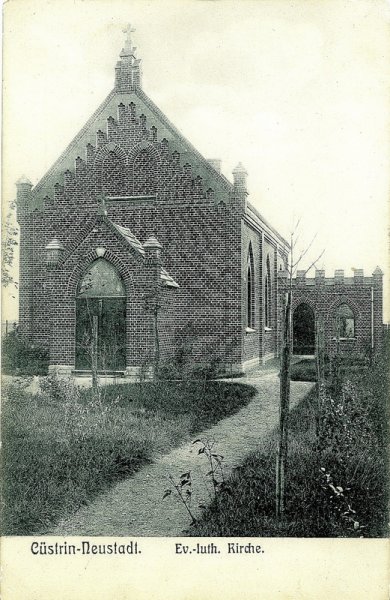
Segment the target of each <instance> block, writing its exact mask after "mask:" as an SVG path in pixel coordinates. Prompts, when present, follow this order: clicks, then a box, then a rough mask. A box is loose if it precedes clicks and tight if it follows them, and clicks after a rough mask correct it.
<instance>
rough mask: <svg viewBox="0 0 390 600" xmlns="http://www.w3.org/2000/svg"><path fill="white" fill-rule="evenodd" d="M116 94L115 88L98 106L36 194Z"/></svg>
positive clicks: (55, 163) (53, 165)
mask: <svg viewBox="0 0 390 600" xmlns="http://www.w3.org/2000/svg"><path fill="white" fill-rule="evenodd" d="M116 93H117V92H116V90H115V88H114V89H113V90H111V92H110V93H109V94H108V96H106V98H105V99H104V100H103V102H102V103H101V104H100V105H99V106H98V108H97V109H96V110H95V112H94V113H93V114H92V115H91V116H90V118H89V119H88V121H87V122H86V123H85V125H84V126H83V127H82V128H81V129H80V131H79V132H78V133H77V134H76V135H75V137H74V138H73V140H72V141H71V142H70V143H69V144H68V146H67V147H66V148H65V150H64V151H63V152H62V154H60V156H59V157H58V158H57V160H56V161H55V162H54V163H53V164H52V166H51V167H50V169H49V170H48V171H46V173H45V175H43V177H41V179H40V180H39V181H38V183H37V184H36V185H35V186H34V187H33V191H34V192H39V191H40V189H41V188H43V187H44V186H45V184H46V182H47V181H48V180H49V179H50V177H51V176H52V175H54V174H55V172H56V170H57V169H58V168H59V166H60V164H61V162H62V161H63V160H64V159H65V158H66V157H67V156H68V154H70V153H71V151H72V150H73V149H74V148H75V147H76V146H77V143H78V142H79V140H80V139H81V138H82V137H83V135H84V133H86V131H88V129H89V128H90V127H91V125H92V124H93V122H94V121H95V119H97V118H98V117H99V115H100V113H102V112H103V111H104V109H105V107H106V106H107V104H108V103H109V102H110V101H111V100H112V98H113V97H114V96H115V94H116ZM75 158H76V157H75Z"/></svg>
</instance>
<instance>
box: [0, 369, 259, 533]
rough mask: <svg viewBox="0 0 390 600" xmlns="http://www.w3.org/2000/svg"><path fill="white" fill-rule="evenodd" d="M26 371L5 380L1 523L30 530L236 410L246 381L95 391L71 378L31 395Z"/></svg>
mask: <svg viewBox="0 0 390 600" xmlns="http://www.w3.org/2000/svg"><path fill="white" fill-rule="evenodd" d="M25 383H28V382H25V381H24V380H23V379H21V380H20V383H13V384H10V385H7V386H4V388H3V398H2V408H3V414H2V443H3V456H2V463H3V473H2V475H3V476H2V486H3V487H2V496H3V509H2V517H3V519H2V531H3V533H4V534H7V535H31V534H33V533H44V532H46V531H48V530H49V531H50V528H51V527H52V525H53V524H54V523H55V522H56V521H57V520H58V519H60V518H64V517H66V516H67V515H69V514H71V513H72V512H74V511H76V510H77V509H78V508H79V507H80V506H81V505H82V504H85V503H87V502H89V501H91V500H92V499H93V498H94V497H95V496H96V495H97V494H99V493H100V492H102V491H104V490H105V489H107V487H109V486H110V485H112V484H113V483H115V482H116V481H118V480H120V479H123V478H124V477H128V476H129V475H131V474H132V473H134V472H135V471H136V470H137V469H139V468H140V467H141V466H142V465H143V464H145V463H147V462H148V461H150V460H151V459H152V457H153V456H154V455H155V454H157V453H165V452H169V451H170V450H171V449H172V448H173V447H175V446H176V445H178V444H179V443H180V442H182V441H183V440H184V439H191V437H192V436H193V435H194V434H195V433H196V432H197V431H200V430H201V429H203V428H204V427H207V426H211V425H213V424H214V423H216V422H217V421H218V420H219V419H221V418H223V417H225V416H227V415H229V414H233V413H234V412H236V411H237V410H239V408H240V407H241V406H243V405H245V404H247V402H249V400H250V398H251V397H252V396H253V394H254V392H255V390H254V388H251V387H250V386H245V385H240V384H233V385H230V384H226V383H222V382H210V383H208V384H207V386H206V390H205V394H204V395H203V396H202V398H201V399H200V400H199V383H198V382H193V383H192V384H191V385H189V384H186V385H183V383H181V382H178V383H172V382H169V383H167V382H158V383H156V384H155V383H153V382H148V381H145V382H142V383H135V384H123V385H109V386H106V387H103V386H102V387H101V393H100V394H99V395H96V394H94V393H93V391H92V390H91V389H89V390H81V389H79V388H77V387H76V386H75V385H74V382H73V381H72V380H71V379H63V378H61V379H57V378H56V377H54V376H50V377H47V378H45V379H42V383H41V390H40V392H39V393H38V394H36V395H33V394H31V393H28V392H27V391H26V389H25Z"/></svg>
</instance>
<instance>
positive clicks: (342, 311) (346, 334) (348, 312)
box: [336, 304, 355, 338]
mask: <svg viewBox="0 0 390 600" xmlns="http://www.w3.org/2000/svg"><path fill="white" fill-rule="evenodd" d="M336 326H337V335H338V337H339V338H354V337H355V316H354V314H353V311H352V309H351V308H350V307H349V306H348V304H341V305H340V306H339V307H338V309H337V313H336Z"/></svg>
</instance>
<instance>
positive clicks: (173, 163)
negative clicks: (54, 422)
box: [17, 28, 382, 376]
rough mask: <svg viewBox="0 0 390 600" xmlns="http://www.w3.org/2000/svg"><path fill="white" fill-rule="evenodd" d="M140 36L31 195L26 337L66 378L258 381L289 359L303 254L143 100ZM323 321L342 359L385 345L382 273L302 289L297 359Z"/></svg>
mask: <svg viewBox="0 0 390 600" xmlns="http://www.w3.org/2000/svg"><path fill="white" fill-rule="evenodd" d="M131 31H132V30H131V28H129V29H128V36H127V40H126V43H125V47H124V48H123V49H122V52H121V53H120V58H119V60H118V62H117V64H116V67H115V86H114V89H113V90H112V91H111V92H110V93H109V94H108V96H107V98H106V99H105V100H104V101H103V103H102V104H101V105H100V106H99V107H98V109H97V110H96V112H95V113H94V114H93V115H92V116H91V118H90V119H89V120H88V122H87V123H86V124H85V126H84V127H83V128H82V130H81V131H80V132H79V133H78V134H77V135H76V137H75V138H74V139H73V141H72V142H71V143H70V144H69V146H68V147H67V148H66V150H65V151H64V152H63V154H62V155H61V156H60V157H59V158H58V160H57V161H56V162H55V163H54V165H53V166H52V167H51V168H50V169H49V171H48V172H47V173H46V174H45V175H44V176H43V177H42V179H41V180H40V181H39V183H38V184H37V185H36V186H35V187H34V188H33V187H32V185H31V183H30V182H29V180H28V179H27V178H25V177H22V178H20V179H19V181H18V182H17V218H18V223H19V226H20V309H19V329H20V333H21V334H22V335H23V336H24V337H25V338H26V339H29V340H30V341H31V342H33V343H35V344H41V345H44V346H45V347H47V348H48V350H49V356H50V370H52V371H56V372H59V373H73V372H83V371H88V370H90V368H91V352H90V350H91V343H92V342H91V340H95V341H96V347H97V350H98V353H97V362H98V368H99V369H100V370H102V371H110V372H117V373H122V374H124V375H125V376H126V375H127V376H134V375H137V374H138V373H140V371H141V370H142V369H144V368H145V367H146V368H149V367H150V366H151V365H153V364H154V360H155V357H156V355H158V357H159V362H160V364H164V363H172V362H173V361H174V360H177V361H180V360H182V359H183V355H184V354H185V353H186V352H187V354H188V353H189V354H190V355H191V360H193V361H194V362H196V363H199V364H207V363H209V362H210V360H214V359H216V360H218V361H220V362H221V363H222V364H223V365H224V366H225V367H226V368H227V369H229V370H231V371H232V372H243V371H245V370H247V369H248V368H250V367H252V366H256V365H258V364H261V363H263V362H264V361H266V360H267V359H268V358H271V357H274V356H277V355H278V352H279V347H280V322H281V319H280V313H281V302H282V299H283V290H284V286H285V284H286V277H285V269H286V265H287V260H288V254H289V245H288V243H287V242H286V240H284V239H283V237H282V236H281V235H280V234H279V233H278V232H277V231H276V230H275V229H274V228H273V227H272V226H271V225H270V224H269V223H267V221H266V220H265V219H264V218H263V217H262V216H261V214H259V212H258V211H257V210H256V209H255V208H254V206H253V205H252V204H251V202H250V200H249V198H248V193H247V187H246V177H247V173H246V171H245V168H244V167H243V166H242V165H241V164H239V165H238V166H237V167H236V168H235V169H234V171H233V183H231V182H230V181H229V180H228V179H227V178H225V176H224V175H222V174H221V172H220V161H219V160H216V159H209V160H207V159H205V158H204V157H203V156H201V154H200V153H199V152H198V151H197V150H196V149H195V148H194V147H193V146H192V145H191V144H190V143H189V142H188V141H187V140H186V139H185V138H184V137H183V136H182V135H181V133H180V132H179V131H178V130H177V129H176V128H175V126H174V125H173V124H172V123H171V122H170V121H169V120H168V119H167V118H166V117H165V115H164V114H163V113H162V112H161V111H160V110H159V108H158V107H157V106H156V105H155V104H154V103H153V101H152V100H151V99H150V98H149V97H148V96H147V95H146V94H145V92H144V91H143V89H142V82H141V68H140V62H141V61H140V59H138V58H137V57H136V49H135V48H134V47H133V45H132V41H131ZM318 314H323V316H324V319H325V321H324V322H325V329H326V345H327V349H328V351H330V352H331V351H332V350H334V339H335V336H336V333H335V332H336V329H337V332H338V333H337V336H338V339H339V342H340V343H342V344H343V348H347V349H348V350H353V351H357V352H362V351H363V350H364V348H365V347H366V346H367V344H368V345H370V344H371V345H372V347H374V346H375V345H377V344H378V343H379V340H380V335H381V331H382V273H381V271H380V270H379V269H377V270H376V271H375V272H374V274H373V276H372V278H365V277H364V275H363V273H362V272H360V271H357V272H355V277H354V278H353V279H348V278H344V276H343V273H342V272H336V276H335V277H334V278H332V279H326V278H325V276H324V273H323V272H322V271H318V272H316V277H315V278H314V279H313V280H309V279H307V280H306V278H305V277H304V275H303V273H298V277H297V279H296V280H295V281H294V345H295V350H296V351H297V352H300V353H302V354H311V353H313V351H314V322H315V319H316V317H317V315H318Z"/></svg>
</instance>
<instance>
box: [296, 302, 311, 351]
mask: <svg viewBox="0 0 390 600" xmlns="http://www.w3.org/2000/svg"><path fill="white" fill-rule="evenodd" d="M314 352H315V326H314V311H313V309H312V308H310V306H309V305H308V304H299V305H298V306H297V308H296V309H295V310H294V315H293V353H294V354H314Z"/></svg>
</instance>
